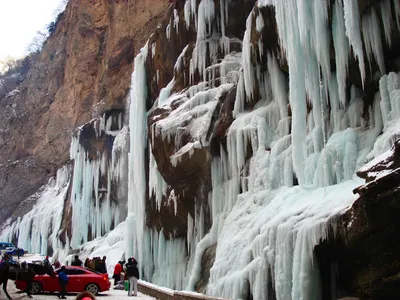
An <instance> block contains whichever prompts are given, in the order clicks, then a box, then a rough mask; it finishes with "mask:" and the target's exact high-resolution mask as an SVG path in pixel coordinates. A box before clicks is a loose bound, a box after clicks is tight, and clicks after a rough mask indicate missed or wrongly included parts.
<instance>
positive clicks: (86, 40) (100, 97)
mask: <svg viewBox="0 0 400 300" xmlns="http://www.w3.org/2000/svg"><path fill="white" fill-rule="evenodd" d="M168 5H169V3H168V1H167V0H161V1H158V0H157V1H156V0H140V1H133V0H129V1H105V0H102V1H96V2H95V3H94V2H93V1H84V2H82V1H78V0H71V1H69V3H68V5H67V8H66V10H65V12H64V14H63V17H62V18H60V20H59V21H58V23H57V27H56V29H55V31H54V32H53V33H52V35H51V36H50V38H49V39H48V40H47V41H46V42H45V44H44V46H43V49H42V51H41V52H40V53H39V54H38V56H37V58H35V60H34V61H32V62H30V69H29V71H28V72H27V74H26V75H25V77H24V80H23V82H22V83H19V82H16V83H13V82H11V81H7V84H6V87H7V91H5V93H7V94H8V96H7V97H6V96H5V93H4V92H2V88H0V108H1V109H0V119H1V128H2V130H1V132H0V140H1V141H2V143H0V150H1V151H0V152H1V154H0V178H1V180H0V189H1V190H2V193H1V195H0V203H1V204H2V207H3V209H2V210H1V211H0V222H2V221H4V220H5V219H6V218H8V217H9V216H10V215H11V214H12V213H13V212H14V210H15V209H16V207H17V205H18V203H19V202H21V201H22V200H23V199H25V198H26V197H28V196H29V195H31V194H33V193H34V192H35V191H36V190H37V189H38V188H39V187H40V186H42V185H43V184H44V183H45V182H46V181H47V179H48V178H49V177H50V176H53V175H54V174H55V171H56V170H57V169H58V168H60V167H61V166H62V165H64V164H65V163H66V162H67V161H68V160H69V151H68V150H69V147H70V143H71V135H72V133H73V130H74V129H75V128H76V127H78V126H80V125H82V124H84V123H86V122H88V121H89V120H91V119H93V118H95V117H97V116H101V115H102V114H103V113H104V112H107V111H112V110H121V111H124V110H125V109H126V96H127V93H128V90H129V87H130V80H131V73H132V69H133V58H134V56H135V54H136V53H138V52H139V50H140V48H141V47H142V46H143V45H144V44H145V42H146V40H147V39H148V37H149V36H150V33H151V32H152V31H153V30H155V29H156V27H157V25H158V24H159V23H160V22H161V20H162V19H163V17H164V14H165V12H166V11H167V7H168ZM14 88H17V89H18V92H15V93H13V94H9V91H8V90H10V89H14ZM1 96H3V97H1ZM5 203H7V204H6V205H5ZM14 213H15V215H18V212H14Z"/></svg>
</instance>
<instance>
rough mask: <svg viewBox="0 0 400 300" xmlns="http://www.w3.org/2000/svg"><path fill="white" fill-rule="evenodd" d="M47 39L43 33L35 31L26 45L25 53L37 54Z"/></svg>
mask: <svg viewBox="0 0 400 300" xmlns="http://www.w3.org/2000/svg"><path fill="white" fill-rule="evenodd" d="M46 39H47V34H46V33H45V32H43V31H36V35H35V36H34V38H33V39H32V41H31V42H30V44H29V45H28V47H27V49H26V51H27V52H28V53H35V52H39V51H40V50H41V49H42V46H43V43H44V42H45V41H46Z"/></svg>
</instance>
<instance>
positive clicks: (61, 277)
mask: <svg viewBox="0 0 400 300" xmlns="http://www.w3.org/2000/svg"><path fill="white" fill-rule="evenodd" d="M66 271H67V270H66V268H65V266H62V267H61V270H60V272H59V273H58V283H59V284H60V287H61V289H60V293H59V294H58V295H57V297H58V298H60V299H67V297H65V294H66V293H67V284H68V276H67V272H66Z"/></svg>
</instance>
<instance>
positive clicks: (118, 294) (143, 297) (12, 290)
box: [0, 281, 156, 300]
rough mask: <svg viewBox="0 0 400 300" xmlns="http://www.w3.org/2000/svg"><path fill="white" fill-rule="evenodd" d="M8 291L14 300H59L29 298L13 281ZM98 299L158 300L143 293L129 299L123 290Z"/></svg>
mask: <svg viewBox="0 0 400 300" xmlns="http://www.w3.org/2000/svg"><path fill="white" fill-rule="evenodd" d="M7 291H8V293H9V294H10V296H11V297H12V298H13V299H14V300H20V299H32V300H45V299H58V298H57V297H56V296H55V294H51V293H45V294H40V295H33V298H29V297H28V296H27V295H26V294H25V293H22V292H20V291H19V290H17V289H16V288H15V286H14V282H13V281H9V282H8V285H7ZM77 295H78V294H77V293H73V294H68V295H67V299H70V300H72V299H75V297H76V296H77ZM5 298H6V297H5V295H4V292H3V290H1V294H0V299H5ZM96 298H97V299H118V300H122V299H131V300H132V299H138V300H139V299H141V300H155V299H156V298H153V297H150V296H147V295H144V294H142V293H138V296H137V297H128V292H127V291H121V290H113V289H111V290H109V291H107V292H104V293H100V294H99V295H97V296H96Z"/></svg>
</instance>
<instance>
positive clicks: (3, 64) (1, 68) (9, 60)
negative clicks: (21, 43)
mask: <svg viewBox="0 0 400 300" xmlns="http://www.w3.org/2000/svg"><path fill="white" fill-rule="evenodd" d="M17 63H18V61H17V59H16V58H15V57H12V56H10V55H8V56H6V58H4V59H2V60H0V74H4V73H5V72H7V71H8V70H10V69H13V68H15V67H16V66H17Z"/></svg>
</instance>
